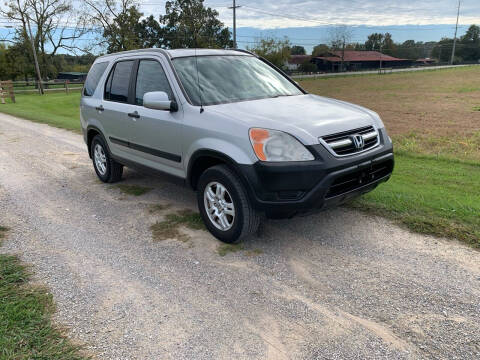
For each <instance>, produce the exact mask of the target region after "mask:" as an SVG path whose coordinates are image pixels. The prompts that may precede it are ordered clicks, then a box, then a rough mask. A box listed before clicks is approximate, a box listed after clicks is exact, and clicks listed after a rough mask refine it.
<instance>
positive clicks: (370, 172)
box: [325, 160, 393, 199]
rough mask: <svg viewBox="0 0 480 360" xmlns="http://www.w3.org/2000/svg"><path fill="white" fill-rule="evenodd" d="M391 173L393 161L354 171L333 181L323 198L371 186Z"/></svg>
mask: <svg viewBox="0 0 480 360" xmlns="http://www.w3.org/2000/svg"><path fill="white" fill-rule="evenodd" d="M392 171H393V160H389V161H385V162H382V163H380V164H373V165H371V166H370V167H369V168H366V169H362V170H358V171H355V172H353V173H350V174H347V175H343V176H340V177H338V178H337V179H335V181H334V182H333V183H332V185H331V186H330V189H329V190H328V192H327V195H326V196H325V197H326V198H327V199H328V198H331V197H334V196H338V195H342V194H345V193H348V192H350V191H352V190H355V189H358V188H360V187H362V186H365V185H368V184H371V183H373V182H375V181H377V180H379V179H381V178H383V177H385V176H387V175H389V174H390V173H391V172H392Z"/></svg>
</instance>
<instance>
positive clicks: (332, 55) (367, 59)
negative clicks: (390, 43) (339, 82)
mask: <svg viewBox="0 0 480 360" xmlns="http://www.w3.org/2000/svg"><path fill="white" fill-rule="evenodd" d="M342 55H343V70H344V71H356V70H367V69H378V68H380V67H384V68H388V67H390V68H391V67H408V66H411V65H412V64H413V61H411V60H407V59H398V58H395V57H393V56H390V55H386V54H382V53H381V52H378V51H356V50H345V51H343V52H342V51H330V52H329V53H328V54H325V55H324V56H317V57H314V58H313V61H314V62H315V63H316V64H317V67H318V70H320V71H333V72H336V71H340V70H341V67H342Z"/></svg>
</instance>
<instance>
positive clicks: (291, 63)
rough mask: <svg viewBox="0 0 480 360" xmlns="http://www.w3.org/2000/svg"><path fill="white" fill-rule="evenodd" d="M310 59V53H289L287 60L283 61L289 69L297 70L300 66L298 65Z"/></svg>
mask: <svg viewBox="0 0 480 360" xmlns="http://www.w3.org/2000/svg"><path fill="white" fill-rule="evenodd" d="M311 59H312V56H311V55H290V57H289V58H288V60H287V61H286V62H285V68H286V69H287V70H289V71H297V70H298V69H299V68H300V65H302V64H303V63H305V62H307V61H310V60H311Z"/></svg>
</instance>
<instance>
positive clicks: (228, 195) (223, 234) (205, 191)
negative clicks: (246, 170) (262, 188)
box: [197, 165, 260, 243]
mask: <svg viewBox="0 0 480 360" xmlns="http://www.w3.org/2000/svg"><path fill="white" fill-rule="evenodd" d="M197 201H198V208H199V210H200V214H201V216H202V218H203V221H204V223H205V225H206V227H207V228H208V230H209V231H210V232H211V233H212V234H213V236H215V237H216V238H217V239H219V240H221V241H223V242H226V243H236V242H239V241H240V240H242V239H243V238H245V237H247V236H249V235H251V234H253V233H255V232H256V230H257V229H258V225H259V223H260V217H259V215H258V213H257V211H256V210H255V209H254V208H253V207H252V204H251V203H250V199H249V198H248V194H247V192H246V189H245V187H244V185H243V184H242V183H241V182H240V181H239V180H238V176H237V175H236V174H235V173H234V172H233V171H232V170H230V169H229V168H228V167H227V166H225V165H217V166H213V167H211V168H209V169H207V170H205V172H204V173H203V174H202V175H201V176H200V179H199V182H198V192H197Z"/></svg>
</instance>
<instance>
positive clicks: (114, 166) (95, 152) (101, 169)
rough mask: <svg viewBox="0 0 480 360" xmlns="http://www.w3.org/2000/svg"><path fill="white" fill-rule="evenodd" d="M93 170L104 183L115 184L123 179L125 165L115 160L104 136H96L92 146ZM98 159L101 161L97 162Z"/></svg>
mask: <svg viewBox="0 0 480 360" xmlns="http://www.w3.org/2000/svg"><path fill="white" fill-rule="evenodd" d="M90 153H91V154H92V162H93V168H94V169H95V172H96V173H97V176H98V178H99V179H100V180H102V181H103V182H104V183H114V182H117V181H120V180H121V179H122V174H123V165H122V164H119V163H118V162H116V161H115V160H113V158H112V156H111V155H110V153H109V151H108V147H107V144H106V143H105V140H104V139H103V137H102V136H100V135H96V136H95V137H94V138H93V140H92V144H91V145H90ZM97 159H98V160H99V161H97Z"/></svg>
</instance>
